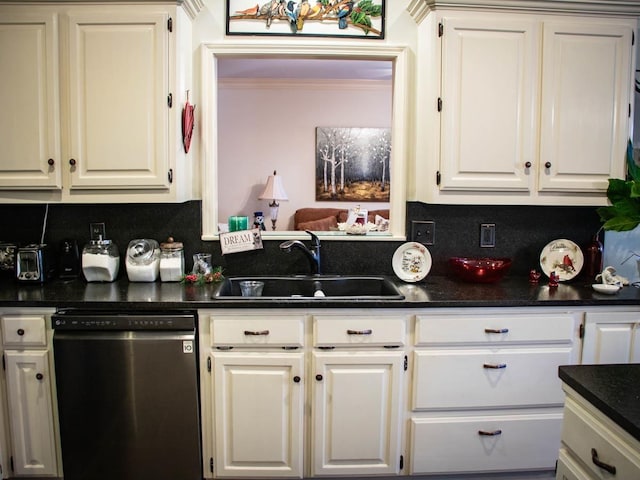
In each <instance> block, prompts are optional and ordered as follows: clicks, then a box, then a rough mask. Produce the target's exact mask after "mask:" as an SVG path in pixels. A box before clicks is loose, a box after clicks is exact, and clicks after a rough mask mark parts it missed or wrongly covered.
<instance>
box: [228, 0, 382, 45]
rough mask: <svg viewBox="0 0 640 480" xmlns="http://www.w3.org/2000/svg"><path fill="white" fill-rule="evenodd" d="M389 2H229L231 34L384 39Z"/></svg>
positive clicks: (229, 32)
mask: <svg viewBox="0 0 640 480" xmlns="http://www.w3.org/2000/svg"><path fill="white" fill-rule="evenodd" d="M385 1H386V0H356V1H353V0H262V2H259V1H257V0H227V12H226V17H227V35H273V36H304V37H352V38H368V39H379V40H381V39H384V28H385Z"/></svg>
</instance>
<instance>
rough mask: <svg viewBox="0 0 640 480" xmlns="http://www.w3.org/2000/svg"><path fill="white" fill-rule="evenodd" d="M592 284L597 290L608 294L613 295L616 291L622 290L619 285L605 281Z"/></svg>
mask: <svg viewBox="0 0 640 480" xmlns="http://www.w3.org/2000/svg"><path fill="white" fill-rule="evenodd" d="M591 286H592V287H593V289H594V290H595V291H596V292H598V293H604V294H607V295H613V294H615V293H618V290H620V286H619V285H607V284H605V283H594V284H593V285H591Z"/></svg>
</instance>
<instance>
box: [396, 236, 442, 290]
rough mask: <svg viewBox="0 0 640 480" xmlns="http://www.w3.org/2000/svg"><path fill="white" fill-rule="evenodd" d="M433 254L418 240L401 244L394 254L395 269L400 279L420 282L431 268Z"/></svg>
mask: <svg viewBox="0 0 640 480" xmlns="http://www.w3.org/2000/svg"><path fill="white" fill-rule="evenodd" d="M431 263H432V261H431V254H430V253H429V250H427V247H425V246H424V245H422V244H421V243H418V242H407V243H404V244H402V245H400V246H399V247H398V248H397V249H396V251H395V253H394V254H393V260H392V265H393V271H394V272H395V274H396V275H397V276H398V278H399V279H400V280H404V281H405V282H419V281H420V280H422V279H423V278H424V277H426V276H427V274H428V273H429V270H431Z"/></svg>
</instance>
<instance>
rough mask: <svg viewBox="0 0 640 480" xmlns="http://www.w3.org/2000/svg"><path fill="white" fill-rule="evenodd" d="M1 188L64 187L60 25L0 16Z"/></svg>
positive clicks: (31, 15)
mask: <svg viewBox="0 0 640 480" xmlns="http://www.w3.org/2000/svg"><path fill="white" fill-rule="evenodd" d="M0 66H2V75H0V105H2V108H1V109H0V145H2V150H1V152H0V188H2V189H6V188H20V189H32V188H53V189H59V188H61V187H62V175H61V171H62V170H61V161H62V158H61V151H60V105H59V96H58V72H59V65H58V22H57V16H56V15H54V14H53V13H51V12H28V13H20V12H16V11H14V10H7V11H5V10H0Z"/></svg>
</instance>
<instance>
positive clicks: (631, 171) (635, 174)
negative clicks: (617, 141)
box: [627, 140, 640, 182]
mask: <svg viewBox="0 0 640 480" xmlns="http://www.w3.org/2000/svg"><path fill="white" fill-rule="evenodd" d="M627 173H628V175H629V177H631V179H632V180H635V181H636V182H640V166H638V165H637V164H636V162H634V160H633V143H631V140H629V142H627Z"/></svg>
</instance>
